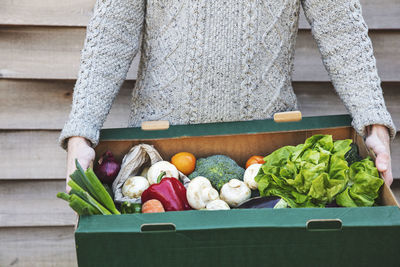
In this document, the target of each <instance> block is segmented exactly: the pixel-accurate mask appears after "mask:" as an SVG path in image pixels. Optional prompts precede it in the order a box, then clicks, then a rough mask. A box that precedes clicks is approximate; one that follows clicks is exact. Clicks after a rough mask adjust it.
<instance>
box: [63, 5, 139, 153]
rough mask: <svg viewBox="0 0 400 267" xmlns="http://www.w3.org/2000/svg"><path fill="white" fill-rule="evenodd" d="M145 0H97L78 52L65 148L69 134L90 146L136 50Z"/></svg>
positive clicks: (64, 130)
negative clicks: (85, 140)
mask: <svg viewBox="0 0 400 267" xmlns="http://www.w3.org/2000/svg"><path fill="white" fill-rule="evenodd" d="M144 1H145V0H97V2H96V4H95V8H94V13H93V16H92V18H91V20H90V22H89V25H88V27H87V33H86V39H85V43H84V47H83V50H82V52H81V62H80V71H79V75H78V79H77V82H76V84H75V87H74V94H73V101H72V109H71V112H70V115H69V119H68V120H67V122H66V124H65V125H64V128H63V130H62V132H61V135H60V138H59V142H60V145H61V146H62V147H63V148H64V149H65V148H66V147H67V140H68V138H69V137H71V136H81V137H85V138H86V139H88V140H89V141H90V142H91V143H92V145H93V146H96V145H97V143H98V140H99V131H100V128H101V127H102V126H103V123H104V121H105V119H106V116H107V115H108V113H109V111H110V108H111V105H112V103H113V101H114V98H115V96H116V95H117V94H118V91H119V89H120V87H121V85H122V83H123V82H124V80H125V78H126V75H127V72H128V70H129V67H130V65H131V63H132V60H133V58H134V57H135V55H136V54H137V52H138V50H139V46H140V44H139V39H140V35H141V32H142V27H143V21H144V12H145V11H144V8H145V4H144Z"/></svg>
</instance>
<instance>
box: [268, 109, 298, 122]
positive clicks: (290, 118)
mask: <svg viewBox="0 0 400 267" xmlns="http://www.w3.org/2000/svg"><path fill="white" fill-rule="evenodd" d="M301 119H302V115H301V112H300V111H298V110H297V111H287V112H278V113H275V114H274V121H275V122H294V121H301Z"/></svg>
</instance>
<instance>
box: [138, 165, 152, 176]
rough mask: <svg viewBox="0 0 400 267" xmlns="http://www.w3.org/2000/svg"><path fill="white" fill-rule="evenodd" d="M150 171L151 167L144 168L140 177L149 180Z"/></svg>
mask: <svg viewBox="0 0 400 267" xmlns="http://www.w3.org/2000/svg"><path fill="white" fill-rule="evenodd" d="M149 169H150V167H144V168H143V170H142V172H141V173H140V176H143V177H146V178H147V173H148V172H149Z"/></svg>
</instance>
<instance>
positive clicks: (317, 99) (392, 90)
mask: <svg viewBox="0 0 400 267" xmlns="http://www.w3.org/2000/svg"><path fill="white" fill-rule="evenodd" d="M293 87H294V91H295V93H296V95H297V99H298V102H299V107H300V110H301V112H302V113H303V116H322V115H335V114H347V113H348V112H347V110H346V108H345V107H344V105H343V103H342V101H341V100H340V98H339V96H338V95H337V94H336V92H335V90H334V89H333V86H332V84H331V83H311V82H304V83H294V84H293ZM382 88H383V92H384V98H385V101H386V106H387V108H388V110H389V112H390V113H391V115H392V118H393V120H394V123H395V124H396V127H397V129H400V105H399V103H400V84H399V83H383V84H382Z"/></svg>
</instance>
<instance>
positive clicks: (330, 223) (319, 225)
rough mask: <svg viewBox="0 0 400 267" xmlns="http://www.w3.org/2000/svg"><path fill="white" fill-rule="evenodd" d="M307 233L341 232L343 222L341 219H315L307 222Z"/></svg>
mask: <svg viewBox="0 0 400 267" xmlns="http://www.w3.org/2000/svg"><path fill="white" fill-rule="evenodd" d="M306 228H307V231H340V230H342V220H340V219H313V220H309V221H307V224H306Z"/></svg>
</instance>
